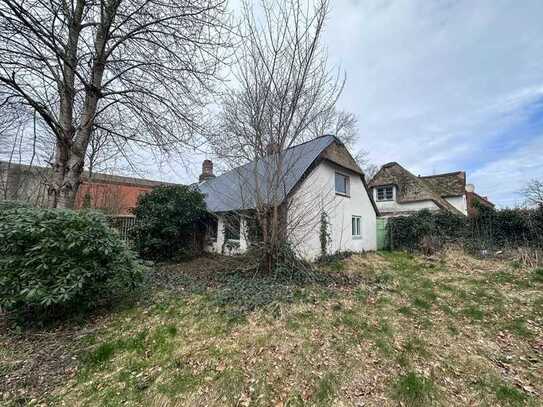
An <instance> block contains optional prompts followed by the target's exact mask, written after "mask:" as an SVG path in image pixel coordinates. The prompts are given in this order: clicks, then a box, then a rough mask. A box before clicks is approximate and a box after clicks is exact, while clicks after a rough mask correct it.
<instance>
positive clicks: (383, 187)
mask: <svg viewBox="0 0 543 407" xmlns="http://www.w3.org/2000/svg"><path fill="white" fill-rule="evenodd" d="M389 188H390V192H391V194H390V198H387V189H389ZM394 190H395V188H394V185H382V186H379V187H375V200H376V201H377V202H390V201H394V195H395V191H394ZM379 191H383V198H382V199H379Z"/></svg>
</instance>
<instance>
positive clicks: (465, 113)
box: [326, 0, 543, 206]
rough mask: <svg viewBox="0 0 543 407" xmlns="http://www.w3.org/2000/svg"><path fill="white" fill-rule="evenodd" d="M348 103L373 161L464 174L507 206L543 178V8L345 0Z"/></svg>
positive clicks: (334, 52)
mask: <svg viewBox="0 0 543 407" xmlns="http://www.w3.org/2000/svg"><path fill="white" fill-rule="evenodd" d="M333 3H334V4H333V10H332V15H331V17H330V21H329V26H328V32H327V36H326V42H327V44H328V47H329V51H330V56H331V57H332V59H333V60H334V62H335V63H339V64H341V66H342V67H343V68H344V69H345V70H346V72H347V78H348V82H347V86H346V89H345V92H344V94H343V97H342V99H341V101H340V105H341V107H342V108H344V109H346V110H350V111H353V112H355V113H356V114H357V115H358V117H359V120H360V137H361V140H360V147H362V148H364V149H366V150H368V151H369V152H370V156H371V158H372V160H373V161H375V162H376V163H377V164H383V163H385V162H389V161H397V162H399V163H401V164H402V165H404V166H405V167H406V168H408V169H409V170H411V171H412V172H413V173H415V174H421V175H427V174H433V173H439V172H448V171H455V170H464V171H466V172H467V177H468V182H471V183H474V184H475V186H476V191H478V192H480V193H481V194H483V195H489V197H490V198H491V199H492V200H493V201H494V202H496V203H498V204H499V205H501V206H507V205H514V204H515V203H516V202H518V201H519V200H520V197H519V195H518V193H517V192H518V191H519V189H521V188H522V185H523V184H525V183H526V182H527V181H528V180H529V179H530V178H535V177H539V178H543V1H541V0H533V1H528V0H523V1H518V0H511V1H499V0H489V1H481V0H477V1H473V0H466V1H428V0H420V1H414V0H405V1H377V0H376V1H358V0H343V1H334V2H333Z"/></svg>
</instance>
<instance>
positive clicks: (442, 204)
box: [369, 162, 494, 217]
mask: <svg viewBox="0 0 543 407" xmlns="http://www.w3.org/2000/svg"><path fill="white" fill-rule="evenodd" d="M369 187H370V189H371V192H372V195H373V198H374V200H375V203H376V204H377V208H378V209H379V212H380V214H381V215H382V216H384V217H388V216H398V215H405V214H409V213H413V212H416V211H419V210H421V209H429V210H431V211H437V210H446V211H449V212H451V213H455V214H461V215H464V216H466V215H468V214H471V213H473V211H475V207H474V203H475V201H478V202H479V203H480V204H482V205H486V206H491V207H493V206H494V204H492V203H491V202H490V201H489V200H488V198H486V197H482V196H480V195H477V194H476V193H475V191H474V187H473V185H471V184H466V173H465V172H464V171H456V172H450V173H446V174H437V175H430V176H415V175H413V174H412V173H411V172H409V171H408V170H406V169H405V168H404V167H402V166H401V165H400V164H398V163H396V162H391V163H388V164H385V165H383V166H382V167H381V169H380V170H379V171H378V172H377V174H375V176H374V177H373V179H372V180H371V181H370V182H369Z"/></svg>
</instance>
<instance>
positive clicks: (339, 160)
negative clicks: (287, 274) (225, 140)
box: [199, 136, 378, 260]
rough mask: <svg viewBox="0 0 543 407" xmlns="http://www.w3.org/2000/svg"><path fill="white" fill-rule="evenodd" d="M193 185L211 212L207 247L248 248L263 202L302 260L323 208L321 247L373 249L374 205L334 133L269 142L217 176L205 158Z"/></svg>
mask: <svg viewBox="0 0 543 407" xmlns="http://www.w3.org/2000/svg"><path fill="white" fill-rule="evenodd" d="M278 163H280V164H278ZM278 165H280V166H281V167H280V168H281V171H276V170H275V169H276V168H278V167H277V166H278ZM278 174H279V175H278ZM199 188H200V190H201V192H202V193H204V195H205V199H206V204H207V207H208V209H210V210H211V211H212V212H213V213H214V214H215V215H216V218H217V222H216V224H214V225H212V226H211V227H210V228H209V231H208V239H207V241H208V245H207V250H209V251H212V252H217V253H224V254H234V253H241V252H244V251H245V250H247V248H248V247H249V246H250V244H251V241H255V240H257V239H258V238H257V237H256V234H257V233H256V232H255V231H254V230H255V227H254V225H255V221H254V216H253V215H254V210H255V205H256V202H263V201H264V202H270V203H271V202H276V203H277V204H279V206H280V208H281V216H282V218H281V219H282V220H283V223H284V228H285V238H286V239H288V241H289V242H290V243H291V245H292V247H293V248H294V249H295V250H297V251H298V253H300V254H301V255H302V256H303V257H305V258H306V259H308V260H314V259H315V258H317V257H318V256H319V255H320V254H321V225H322V223H323V213H324V214H325V215H324V222H325V223H326V230H327V231H328V235H329V241H328V245H327V252H328V253H334V252H337V251H355V252H361V251H368V250H375V249H376V217H377V214H378V210H377V207H376V205H375V202H374V200H373V197H372V195H371V193H370V191H369V189H368V187H367V185H366V182H365V180H364V174H363V172H362V170H361V169H360V167H359V166H358V165H357V164H356V162H355V160H354V159H353V158H352V156H351V154H350V153H349V151H348V150H347V149H346V147H345V146H344V145H343V144H342V143H341V142H340V141H339V140H338V139H337V138H336V137H334V136H322V137H318V138H316V139H314V140H311V141H309V142H306V143H302V144H300V145H297V146H294V147H291V148H288V149H286V150H284V151H275V149H273V148H271V149H270V150H269V154H268V155H267V156H266V157H263V158H261V159H260V160H258V161H253V162H250V163H248V164H245V165H243V166H240V167H238V168H235V169H233V170H231V171H228V172H226V173H224V174H222V175H220V176H218V177H215V176H214V175H213V164H212V162H211V161H209V160H206V161H204V163H203V165H202V175H201V176H200V184H199ZM257 197H258V198H257Z"/></svg>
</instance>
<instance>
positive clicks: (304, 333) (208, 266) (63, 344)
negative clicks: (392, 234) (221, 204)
mask: <svg viewBox="0 0 543 407" xmlns="http://www.w3.org/2000/svg"><path fill="white" fill-rule="evenodd" d="M242 267H243V259H235V258H223V257H215V256H210V257H203V258H200V259H197V260H194V261H191V262H188V263H182V264H178V265H168V266H161V267H156V268H155V269H154V270H152V271H150V281H149V288H148V289H147V291H145V292H144V293H143V296H142V297H141V299H139V300H138V301H137V302H135V303H132V304H125V305H124V306H119V307H117V308H115V309H114V310H113V311H109V312H106V311H102V312H101V313H98V314H96V315H95V316H93V317H92V318H91V319H90V320H86V321H84V322H79V323H76V322H70V323H65V324H63V325H62V326H56V327H52V328H47V329H41V330H38V329H33V330H32V331H30V332H26V333H17V331H16V330H13V329H12V328H10V329H7V328H6V329H3V331H7V332H8V333H3V334H1V335H0V375H1V376H2V377H0V379H1V380H0V393H1V394H2V396H1V397H0V403H4V404H7V405H19V404H21V405H23V404H25V405H26V404H29V403H32V404H34V405H39V404H46V405H48V404H50V405H58V404H63V405H67V406H72V405H100V406H102V405H105V406H116V405H160V406H168V405H188V406H249V405H251V406H253V405H254V406H301V405H311V406H313V405H317V406H318V405H323V406H325V405H335V406H372V405H379V406H386V405H399V404H401V405H414V406H427V405H447V406H448V405H459V406H466V405H503V406H510V405H541V404H543V270H541V269H537V270H532V269H527V268H524V267H522V266H521V265H520V264H518V263H515V262H510V261H506V260H477V259H474V258H471V257H467V256H465V255H463V254H461V253H459V252H455V251H448V252H446V253H444V254H442V255H440V256H435V257H432V258H424V257H416V256H411V255H408V254H404V253H377V254H367V255H355V256H353V257H351V258H348V259H345V260H337V261H332V262H330V263H329V264H327V265H325V266H322V267H320V269H319V271H317V272H315V273H313V274H311V275H304V276H296V277H294V278H293V277H290V276H289V274H288V272H287V271H285V272H284V273H283V274H282V275H278V276H269V277H268V278H266V279H263V278H261V277H255V276H253V275H252V274H249V273H243V272H241V271H235V270H238V269H241V268H242Z"/></svg>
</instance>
